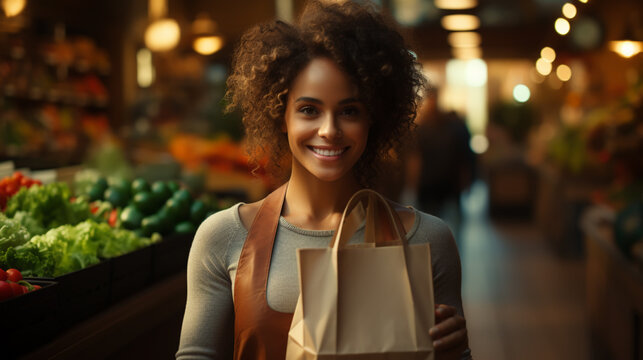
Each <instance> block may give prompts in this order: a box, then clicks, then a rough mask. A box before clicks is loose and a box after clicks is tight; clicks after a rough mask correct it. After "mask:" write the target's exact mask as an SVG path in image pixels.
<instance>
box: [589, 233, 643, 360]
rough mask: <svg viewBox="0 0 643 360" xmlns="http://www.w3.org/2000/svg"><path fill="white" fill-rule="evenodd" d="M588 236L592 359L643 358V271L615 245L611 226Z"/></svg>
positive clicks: (618, 359) (638, 359)
mask: <svg viewBox="0 0 643 360" xmlns="http://www.w3.org/2000/svg"><path fill="white" fill-rule="evenodd" d="M585 238H586V244H585V245H586V251H587V302H588V306H589V320H590V336H591V340H592V341H591V344H592V347H593V354H594V357H593V358H595V359H613V360H621V359H623V360H642V359H643V331H642V330H643V329H642V325H643V324H642V321H643V273H642V272H641V270H640V269H639V268H637V266H636V265H635V262H634V261H632V260H630V259H627V258H626V257H625V256H624V255H623V253H622V252H621V251H620V250H618V248H616V246H615V245H614V242H613V235H612V232H611V227H610V226H608V225H597V226H594V227H592V229H590V230H589V231H586V236H585Z"/></svg>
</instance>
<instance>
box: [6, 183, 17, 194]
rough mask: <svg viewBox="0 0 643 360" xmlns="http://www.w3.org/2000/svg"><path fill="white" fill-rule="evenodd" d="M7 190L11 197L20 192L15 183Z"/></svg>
mask: <svg viewBox="0 0 643 360" xmlns="http://www.w3.org/2000/svg"><path fill="white" fill-rule="evenodd" d="M5 190H6V191H7V195H9V196H11V195H13V194H15V193H17V192H18V187H17V186H16V185H15V184H13V183H9V184H7V187H6V188H5Z"/></svg>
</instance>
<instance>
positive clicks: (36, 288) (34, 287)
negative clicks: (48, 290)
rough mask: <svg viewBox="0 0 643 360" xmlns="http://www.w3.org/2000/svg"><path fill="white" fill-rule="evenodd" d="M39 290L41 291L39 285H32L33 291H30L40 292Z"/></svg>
mask: <svg viewBox="0 0 643 360" xmlns="http://www.w3.org/2000/svg"><path fill="white" fill-rule="evenodd" d="M40 289H42V286H40V285H34V286H33V290H31V291H35V290H40Z"/></svg>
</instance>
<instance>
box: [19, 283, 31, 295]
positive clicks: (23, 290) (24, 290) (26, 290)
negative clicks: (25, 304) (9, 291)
mask: <svg viewBox="0 0 643 360" xmlns="http://www.w3.org/2000/svg"><path fill="white" fill-rule="evenodd" d="M20 287H21V288H22V293H23V294H26V293H28V292H29V288H28V287H26V286H24V285H20Z"/></svg>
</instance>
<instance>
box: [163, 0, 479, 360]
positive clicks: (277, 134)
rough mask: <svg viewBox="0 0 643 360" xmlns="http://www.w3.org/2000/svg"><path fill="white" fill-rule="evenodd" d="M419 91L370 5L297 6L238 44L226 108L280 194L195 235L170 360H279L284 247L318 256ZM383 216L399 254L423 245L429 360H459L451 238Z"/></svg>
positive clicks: (293, 291)
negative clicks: (292, 16)
mask: <svg viewBox="0 0 643 360" xmlns="http://www.w3.org/2000/svg"><path fill="white" fill-rule="evenodd" d="M424 84H425V81H424V78H423V77H422V74H421V72H420V69H419V65H418V64H417V62H416V60H415V58H414V56H413V55H412V54H411V53H410V52H409V51H408V50H407V48H406V46H405V44H404V41H403V39H402V37H401V36H400V34H399V33H398V32H397V31H395V30H394V29H393V28H392V27H391V26H390V25H388V23H387V21H386V20H385V19H384V18H383V17H382V15H380V14H379V13H378V12H377V11H376V10H375V9H374V7H373V6H371V5H370V4H362V5H360V4H356V3H354V2H350V1H349V2H343V3H330V2H320V1H311V2H309V3H307V5H306V7H305V9H304V11H303V14H302V15H301V17H300V19H299V21H298V22H297V23H296V24H294V25H291V24H286V23H284V22H282V21H273V22H269V23H265V24H261V25H258V26H256V27H253V28H252V29H250V30H248V32H246V33H245V34H244V36H243V37H242V39H241V42H240V44H239V46H238V48H237V50H236V52H235V55H234V58H233V68H232V73H231V75H230V77H229V78H228V87H229V93H228V96H229V100H230V104H231V105H232V106H234V107H238V108H240V109H241V110H242V112H243V121H244V126H245V130H246V134H247V140H248V144H249V145H250V146H251V147H250V149H251V150H252V153H251V155H253V156H254V157H255V158H258V159H261V158H262V157H263V156H264V155H268V156H269V158H270V159H271V163H270V165H271V166H270V167H269V169H271V170H272V171H271V172H272V174H273V175H274V176H276V177H277V178H282V179H283V180H282V183H283V182H284V181H286V180H287V182H285V183H284V184H283V185H282V186H281V187H279V188H278V189H277V190H275V191H274V192H272V193H271V194H269V195H268V196H267V197H266V198H264V199H263V200H261V201H258V202H255V203H250V204H244V203H239V204H236V205H235V206H232V207H230V208H229V209H226V210H222V211H220V212H218V213H216V214H214V215H212V216H210V217H209V218H208V219H206V220H205V221H204V222H203V223H202V224H201V226H200V227H199V229H198V231H197V233H196V235H195V238H194V241H193V243H192V248H191V250H190V256H189V260H188V271H187V277H188V278H187V281H188V285H187V286H188V294H187V303H186V309H185V315H184V319H183V326H182V330H181V339H180V345H179V350H178V352H177V354H176V357H177V358H178V359H230V358H234V359H283V358H284V357H285V353H286V344H287V339H288V331H289V330H290V324H291V321H292V313H293V311H294V308H295V305H296V303H297V298H298V296H299V284H298V274H297V260H296V249H297V248H321V247H327V246H329V244H330V241H331V240H332V237H333V234H334V229H336V228H337V226H338V224H339V221H340V220H341V217H342V213H343V211H344V208H345V206H346V204H347V202H348V200H349V199H350V198H351V196H352V195H353V194H354V193H355V192H356V191H358V190H360V189H363V188H366V187H369V186H370V183H371V182H372V181H373V180H374V178H375V175H376V173H377V169H378V168H379V164H381V163H382V162H383V161H384V159H386V158H387V157H388V156H389V154H390V153H391V149H395V148H398V147H400V146H401V143H402V141H403V139H405V134H407V133H408V132H409V130H410V128H411V126H412V123H413V120H414V118H415V115H416V106H417V102H418V101H419V96H418V95H417V94H418V90H420V89H422V88H424ZM391 204H392V206H393V208H394V209H395V210H396V213H397V215H398V216H399V218H400V221H401V223H402V224H403V225H404V227H405V229H406V233H407V235H406V236H407V239H408V242H409V243H411V244H413V243H426V242H429V243H430V244H431V258H432V268H433V276H434V293H435V303H436V305H437V306H436V311H435V317H436V325H435V326H434V327H432V328H431V329H430V332H429V334H430V335H431V337H432V339H433V341H434V342H433V345H434V348H435V350H436V355H437V357H436V359H439V360H446V359H468V358H470V355H469V353H470V352H469V350H468V339H467V330H466V325H465V320H464V315H463V311H462V300H461V294H460V285H461V269H460V259H459V255H458V250H457V247H456V245H455V241H454V239H453V235H452V234H451V232H450V231H449V229H448V227H447V226H446V225H445V224H444V223H443V222H442V221H441V220H440V219H438V218H436V217H434V216H431V215H428V214H425V213H422V212H420V211H417V210H415V209H413V208H407V207H404V206H401V205H398V204H395V203H391ZM363 232H364V227H363V226H362V227H361V228H360V229H358V231H357V237H356V238H360V237H362V238H363ZM360 235H361V236H360ZM374 300H375V299H374ZM374 315H375V314H374ZM382 326H385V324H382ZM392 336H394V334H392Z"/></svg>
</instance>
